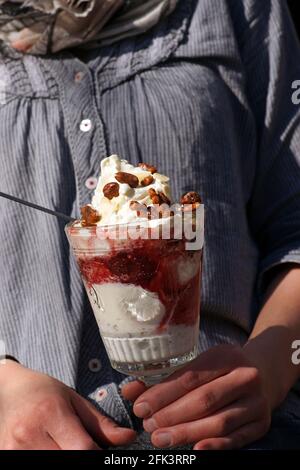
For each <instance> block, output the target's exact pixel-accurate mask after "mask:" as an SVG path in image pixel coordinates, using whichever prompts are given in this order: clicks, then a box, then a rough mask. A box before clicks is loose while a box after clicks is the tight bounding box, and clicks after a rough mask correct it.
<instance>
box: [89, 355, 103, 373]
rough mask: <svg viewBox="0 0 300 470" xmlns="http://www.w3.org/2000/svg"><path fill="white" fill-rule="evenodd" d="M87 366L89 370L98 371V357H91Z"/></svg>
mask: <svg viewBox="0 0 300 470" xmlns="http://www.w3.org/2000/svg"><path fill="white" fill-rule="evenodd" d="M88 367H89V370H90V371H91V372H95V373H96V372H99V371H100V370H101V368H102V364H101V361H100V360H99V359H97V358H95V359H91V360H90V361H89V365H88Z"/></svg>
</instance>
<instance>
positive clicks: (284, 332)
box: [245, 265, 300, 409]
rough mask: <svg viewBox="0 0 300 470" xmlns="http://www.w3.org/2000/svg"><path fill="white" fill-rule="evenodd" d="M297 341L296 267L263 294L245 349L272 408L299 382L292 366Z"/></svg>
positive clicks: (299, 284)
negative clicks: (263, 385) (260, 379)
mask: <svg viewBox="0 0 300 470" xmlns="http://www.w3.org/2000/svg"><path fill="white" fill-rule="evenodd" d="M299 339H300V267H297V266H296V265H295V266H293V265H290V266H289V267H287V268H286V269H284V270H283V271H281V272H280V273H279V274H278V275H277V276H276V278H275V279H274V281H273V282H272V284H271V285H270V287H269V290H268V292H267V296H266V301H265V303H264V306H263V308H262V310H261V312H260V314H259V316H258V319H257V321H256V324H255V326H254V329H253V331H252V334H251V336H250V338H249V341H248V343H247V344H246V345H245V349H246V350H247V351H248V353H249V355H250V356H251V358H252V359H253V360H254V362H255V363H256V364H257V366H258V368H259V369H260V370H261V371H262V374H263V375H264V377H265V383H266V392H267V394H268V397H269V398H270V403H271V406H272V408H273V409H274V408H276V407H277V406H278V405H279V404H280V403H281V402H282V401H283V400H284V398H285V397H286V395H287V393H288V391H289V390H290V388H291V387H292V386H293V385H294V383H295V382H296V381H297V380H298V379H299V378H300V366H299V365H295V364H293V362H292V353H293V350H292V344H293V342H294V341H295V340H299Z"/></svg>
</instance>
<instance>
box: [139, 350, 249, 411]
mask: <svg viewBox="0 0 300 470" xmlns="http://www.w3.org/2000/svg"><path fill="white" fill-rule="evenodd" d="M245 365H246V364H245V359H244V358H243V357H241V353H240V351H239V350H238V348H234V347H233V346H230V345H222V346H218V347H216V348H213V349H210V350H209V351H206V352H204V353H202V354H201V355H200V356H199V357H198V358H197V359H195V360H194V361H193V362H192V363H190V364H189V365H188V366H186V367H183V368H182V369H180V370H179V371H177V372H175V373H174V374H172V375H171V376H170V377H169V378H168V379H166V380H165V381H164V382H162V383H160V384H158V385H154V386H153V387H151V388H150V389H148V390H147V391H146V392H145V393H142V395H141V396H139V398H138V399H137V401H136V402H135V404H134V409H133V411H134V413H135V414H136V416H138V417H139V418H148V417H150V416H151V415H152V414H153V413H155V412H156V411H158V410H160V409H161V408H164V407H165V406H167V405H169V404H170V403H172V402H174V401H175V400H177V399H178V398H180V397H182V396H184V395H186V394H187V393H188V392H190V391H192V390H194V389H195V388H197V387H201V386H202V385H204V384H206V383H209V382H212V381H213V380H215V379H217V378H218V377H221V376H223V375H226V374H228V373H229V372H231V371H232V370H234V369H236V368H237V367H239V366H245Z"/></svg>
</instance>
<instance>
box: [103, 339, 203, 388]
mask: <svg viewBox="0 0 300 470" xmlns="http://www.w3.org/2000/svg"><path fill="white" fill-rule="evenodd" d="M198 352H199V348H198V346H195V347H194V348H193V349H192V350H191V351H189V352H187V353H185V354H183V355H182V356H177V357H172V358H170V359H165V360H163V361H161V362H140V363H128V362H116V361H113V360H112V361H111V366H112V367H113V368H114V369H116V370H117V371H118V372H121V373H122V374H125V375H131V376H133V377H136V378H137V379H138V380H141V381H142V382H144V383H145V385H147V386H151V385H155V384H157V383H160V382H161V381H162V380H164V379H165V378H167V377H168V376H169V375H171V374H173V373H174V372H175V371H176V370H177V369H179V368H180V367H183V366H184V365H185V364H187V363H188V362H190V361H192V360H193V359H195V358H196V357H197V356H198Z"/></svg>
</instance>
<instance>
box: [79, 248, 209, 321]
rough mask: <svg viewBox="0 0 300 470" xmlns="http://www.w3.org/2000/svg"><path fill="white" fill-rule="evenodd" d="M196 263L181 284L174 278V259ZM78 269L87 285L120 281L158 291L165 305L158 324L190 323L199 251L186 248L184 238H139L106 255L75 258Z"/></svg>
mask: <svg viewBox="0 0 300 470" xmlns="http://www.w3.org/2000/svg"><path fill="white" fill-rule="evenodd" d="M179 261H180V262H184V261H186V262H189V261H191V262H195V261H197V262H198V263H199V270H198V272H197V273H196V275H195V276H194V277H193V278H192V279H191V280H189V281H188V282H187V283H185V284H182V282H180V280H179V278H178V274H177V272H178V269H177V267H178V266H177V263H178V262H179ZM78 263H79V268H80V272H81V274H82V277H83V278H84V279H85V281H86V282H87V284H88V285H90V286H91V285H93V284H103V283H107V282H120V283H123V284H134V285H136V286H141V287H142V288H144V289H147V290H149V291H151V292H155V293H156V294H158V296H159V299H160V301H161V302H162V303H163V305H164V306H165V309H166V314H165V316H164V318H163V320H162V322H161V324H160V327H159V328H160V329H164V328H165V327H166V326H167V325H170V324H173V325H174V324H175V325H178V324H184V325H193V324H194V323H196V322H197V320H198V315H199V309H200V292H199V286H200V273H201V252H195V251H190V252H189V251H186V250H185V243H184V241H181V240H180V241H175V242H170V241H169V242H168V241H165V240H145V241H142V240H139V242H138V244H136V246H131V247H130V246H129V247H128V248H127V247H126V248H125V249H123V250H121V251H117V250H116V249H114V248H113V247H112V250H111V251H110V252H109V254H108V255H107V256H95V257H91V256H84V257H82V256H81V257H80V258H79V259H78Z"/></svg>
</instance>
